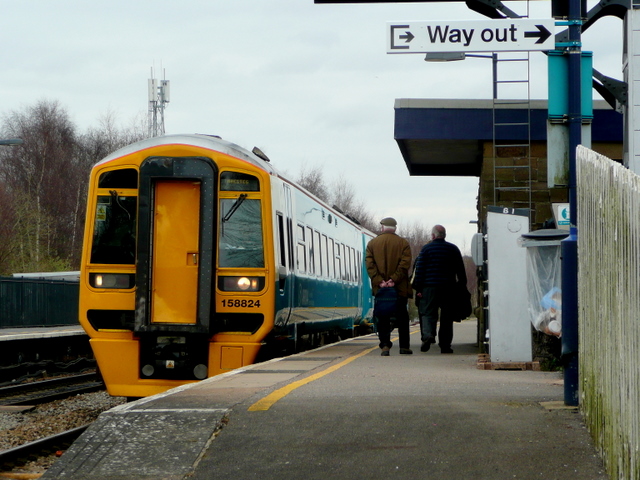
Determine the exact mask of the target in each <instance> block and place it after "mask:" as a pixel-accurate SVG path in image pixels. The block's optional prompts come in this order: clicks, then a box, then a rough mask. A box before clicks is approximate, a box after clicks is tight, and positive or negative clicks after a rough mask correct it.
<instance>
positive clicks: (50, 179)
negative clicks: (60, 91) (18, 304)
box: [0, 101, 76, 264]
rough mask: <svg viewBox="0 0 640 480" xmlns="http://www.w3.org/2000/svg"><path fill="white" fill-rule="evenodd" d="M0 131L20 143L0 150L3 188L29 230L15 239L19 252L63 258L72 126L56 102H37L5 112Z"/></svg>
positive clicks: (69, 222)
mask: <svg viewBox="0 0 640 480" xmlns="http://www.w3.org/2000/svg"><path fill="white" fill-rule="evenodd" d="M3 135H6V136H9V137H16V138H22V140H23V141H24V143H23V145H21V146H20V147H19V148H11V149H5V150H2V152H1V154H2V161H1V162H0V164H1V166H2V167H1V168H2V169H3V177H4V179H5V183H6V186H7V188H8V190H9V192H10V193H11V195H12V196H13V198H14V200H16V201H18V199H20V203H19V204H18V207H19V208H21V212H20V214H19V219H20V220H21V221H22V220H23V219H24V218H25V216H27V215H28V218H29V221H30V223H31V224H30V225H29V228H28V230H29V234H28V235H27V236H26V237H21V239H20V242H19V245H20V253H21V255H25V256H29V257H31V258H30V259H29V263H31V262H35V264H38V263H39V262H40V261H41V260H44V259H45V258H55V257H60V256H62V257H64V256H66V254H67V253H68V252H67V251H65V250H67V249H68V244H67V239H68V238H69V235H70V233H71V232H70V228H72V225H73V221H72V220H73V219H72V218H71V217H70V215H69V208H68V204H69V202H70V198H69V197H70V196H69V195H68V193H69V191H70V190H71V191H73V187H74V186H73V185H72V177H73V170H74V169H73V167H74V165H73V162H74V157H75V155H74V153H75V149H76V133H75V126H74V125H73V123H72V122H71V120H70V119H69V116H68V114H67V112H66V111H65V110H64V109H63V108H61V107H60V106H59V104H58V103H57V102H47V101H40V102H38V103H37V104H36V105H34V106H33V107H29V108H27V109H25V110H23V111H20V112H11V113H10V114H9V115H8V116H7V117H6V118H5V120H4V124H3ZM71 198H73V196H71ZM18 233H20V229H18ZM22 233H24V229H22ZM23 260H24V259H23ZM20 263H22V264H25V262H24V261H22V262H20Z"/></svg>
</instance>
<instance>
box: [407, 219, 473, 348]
mask: <svg viewBox="0 0 640 480" xmlns="http://www.w3.org/2000/svg"><path fill="white" fill-rule="evenodd" d="M446 236H447V232H446V230H445V228H444V227H443V226H442V225H436V226H435V227H433V229H432V230H431V242H429V243H427V244H426V245H425V246H424V247H422V250H420V253H419V254H418V257H417V258H416V264H415V273H414V277H413V288H414V289H415V290H416V296H417V298H418V299H420V301H419V302H418V304H419V307H418V308H419V312H420V330H421V332H420V333H421V335H422V346H421V347H420V351H421V352H428V351H429V348H430V347H431V344H432V343H435V337H436V326H437V323H438V311H439V313H440V331H439V332H438V344H439V345H440V352H441V353H453V350H452V349H451V342H452V340H453V322H454V321H456V320H458V319H457V318H455V313H454V310H453V301H454V292H455V289H456V284H462V285H464V286H465V288H466V285H467V274H466V272H465V268H464V263H463V261H462V254H461V253H460V250H459V249H458V247H456V246H455V245H454V244H453V243H449V242H447V241H445V237H446Z"/></svg>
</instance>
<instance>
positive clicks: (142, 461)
mask: <svg viewBox="0 0 640 480" xmlns="http://www.w3.org/2000/svg"><path fill="white" fill-rule="evenodd" d="M475 336H476V322H475V321H473V320H467V321H464V322H462V323H461V324H456V325H455V327H454V342H453V345H452V347H453V350H454V353H453V354H441V353H440V349H439V348H438V346H437V345H434V346H432V347H431V350H430V351H429V352H426V353H421V352H420V349H419V346H420V337H419V332H418V328H417V327H416V326H413V327H412V335H411V339H412V340H411V343H412V348H413V352H414V353H413V355H399V352H398V346H397V340H396V341H394V344H395V345H394V347H393V348H392V350H391V355H390V356H389V357H382V356H380V349H379V348H378V345H377V343H378V342H377V338H376V337H375V336H374V335H369V336H365V337H358V338H355V339H350V340H347V341H343V342H339V343H336V344H332V345H328V346H326V347H323V348H320V349H317V350H313V351H309V352H305V353H302V354H299V355H294V356H291V357H286V358H282V359H277V360H272V361H269V362H265V363H261V364H256V365H252V366H250V367H246V368H242V369H238V370H234V371H233V372H229V373H227V374H223V375H220V376H217V377H214V378H210V379H207V380H204V381H202V382H199V383H196V384H192V385H189V386H183V387H179V388H176V389H173V390H171V391H169V392H165V393H163V394H160V395H156V396H153V397H149V398H144V399H140V400H138V401H136V402H131V403H128V404H126V405H122V406H119V407H116V408H114V409H112V410H109V411H108V412H105V413H103V414H102V415H101V416H100V417H99V418H98V420H97V421H96V422H95V423H94V424H93V425H92V426H91V427H89V429H88V430H87V431H86V432H85V433H84V434H83V435H82V436H81V437H80V438H79V439H78V440H77V441H76V442H75V443H74V444H73V445H72V446H71V447H70V448H69V450H67V451H66V452H65V453H64V454H63V455H62V457H61V458H60V459H59V460H58V461H57V462H56V463H55V464H54V465H53V466H52V467H51V468H50V469H49V470H48V471H47V472H46V473H45V474H44V476H43V477H41V478H44V479H66V478H68V479H74V480H79V479H92V480H116V479H117V480H128V479H136V480H141V479H154V480H158V479H166V480H178V479H180V480H182V479H185V480H186V479H190V480H204V479H211V478H216V479H252V478H255V479H278V480H289V479H291V480H293V479H296V480H299V479H300V478H305V479H312V480H315V479H318V480H326V479H328V478H331V479H338V480H342V479H345V480H346V479H348V480H352V479H354V478H359V479H383V478H398V479H400V478H402V479H431V478H433V479H443V480H458V479H460V480H462V479H464V480H470V479H472V480H483V479H486V480H501V479H514V478H515V479H518V478H519V479H527V480H530V479H538V478H539V479H545V480H550V479H555V480H565V479H566V480H575V479H577V478H579V479H581V480H606V478H607V477H606V475H605V473H604V468H603V465H602V461H601V459H600V457H599V456H598V454H597V452H596V450H595V448H594V446H593V443H592V441H591V439H590V437H589V433H588V432H587V430H586V428H585V427H584V424H583V421H582V417H581V415H580V413H578V411H577V410H576V409H574V408H564V404H563V401H562V399H563V385H562V376H561V374H560V373H558V372H539V371H502V370H481V369H478V368H477V365H476V364H477V359H478V353H477V348H476V347H475V345H474V342H475Z"/></svg>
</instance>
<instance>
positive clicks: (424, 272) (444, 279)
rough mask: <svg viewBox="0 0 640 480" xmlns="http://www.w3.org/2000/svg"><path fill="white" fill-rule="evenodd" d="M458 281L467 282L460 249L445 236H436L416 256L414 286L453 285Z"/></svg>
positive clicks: (416, 287)
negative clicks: (446, 239)
mask: <svg viewBox="0 0 640 480" xmlns="http://www.w3.org/2000/svg"><path fill="white" fill-rule="evenodd" d="M456 282H457V283H461V284H463V285H465V286H466V284H467V274H466V272H465V269H464V263H463V261H462V254H461V253H460V249H458V247H456V246H455V245H454V244H453V243H449V242H447V241H445V239H444V238H436V239H435V240H433V241H431V242H429V243H427V244H426V245H425V246H424V247H422V250H420V253H419V254H418V257H417V258H416V264H415V272H414V277H413V285H412V286H413V288H414V289H415V290H420V289H422V288H424V287H435V286H453V285H454V284H455V283H456Z"/></svg>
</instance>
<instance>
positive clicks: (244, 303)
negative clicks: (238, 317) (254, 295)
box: [222, 298, 260, 308]
mask: <svg viewBox="0 0 640 480" xmlns="http://www.w3.org/2000/svg"><path fill="white" fill-rule="evenodd" d="M222 306H223V307H229V308H258V307H259V306H260V300H238V299H237V298H235V299H231V300H222Z"/></svg>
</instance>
